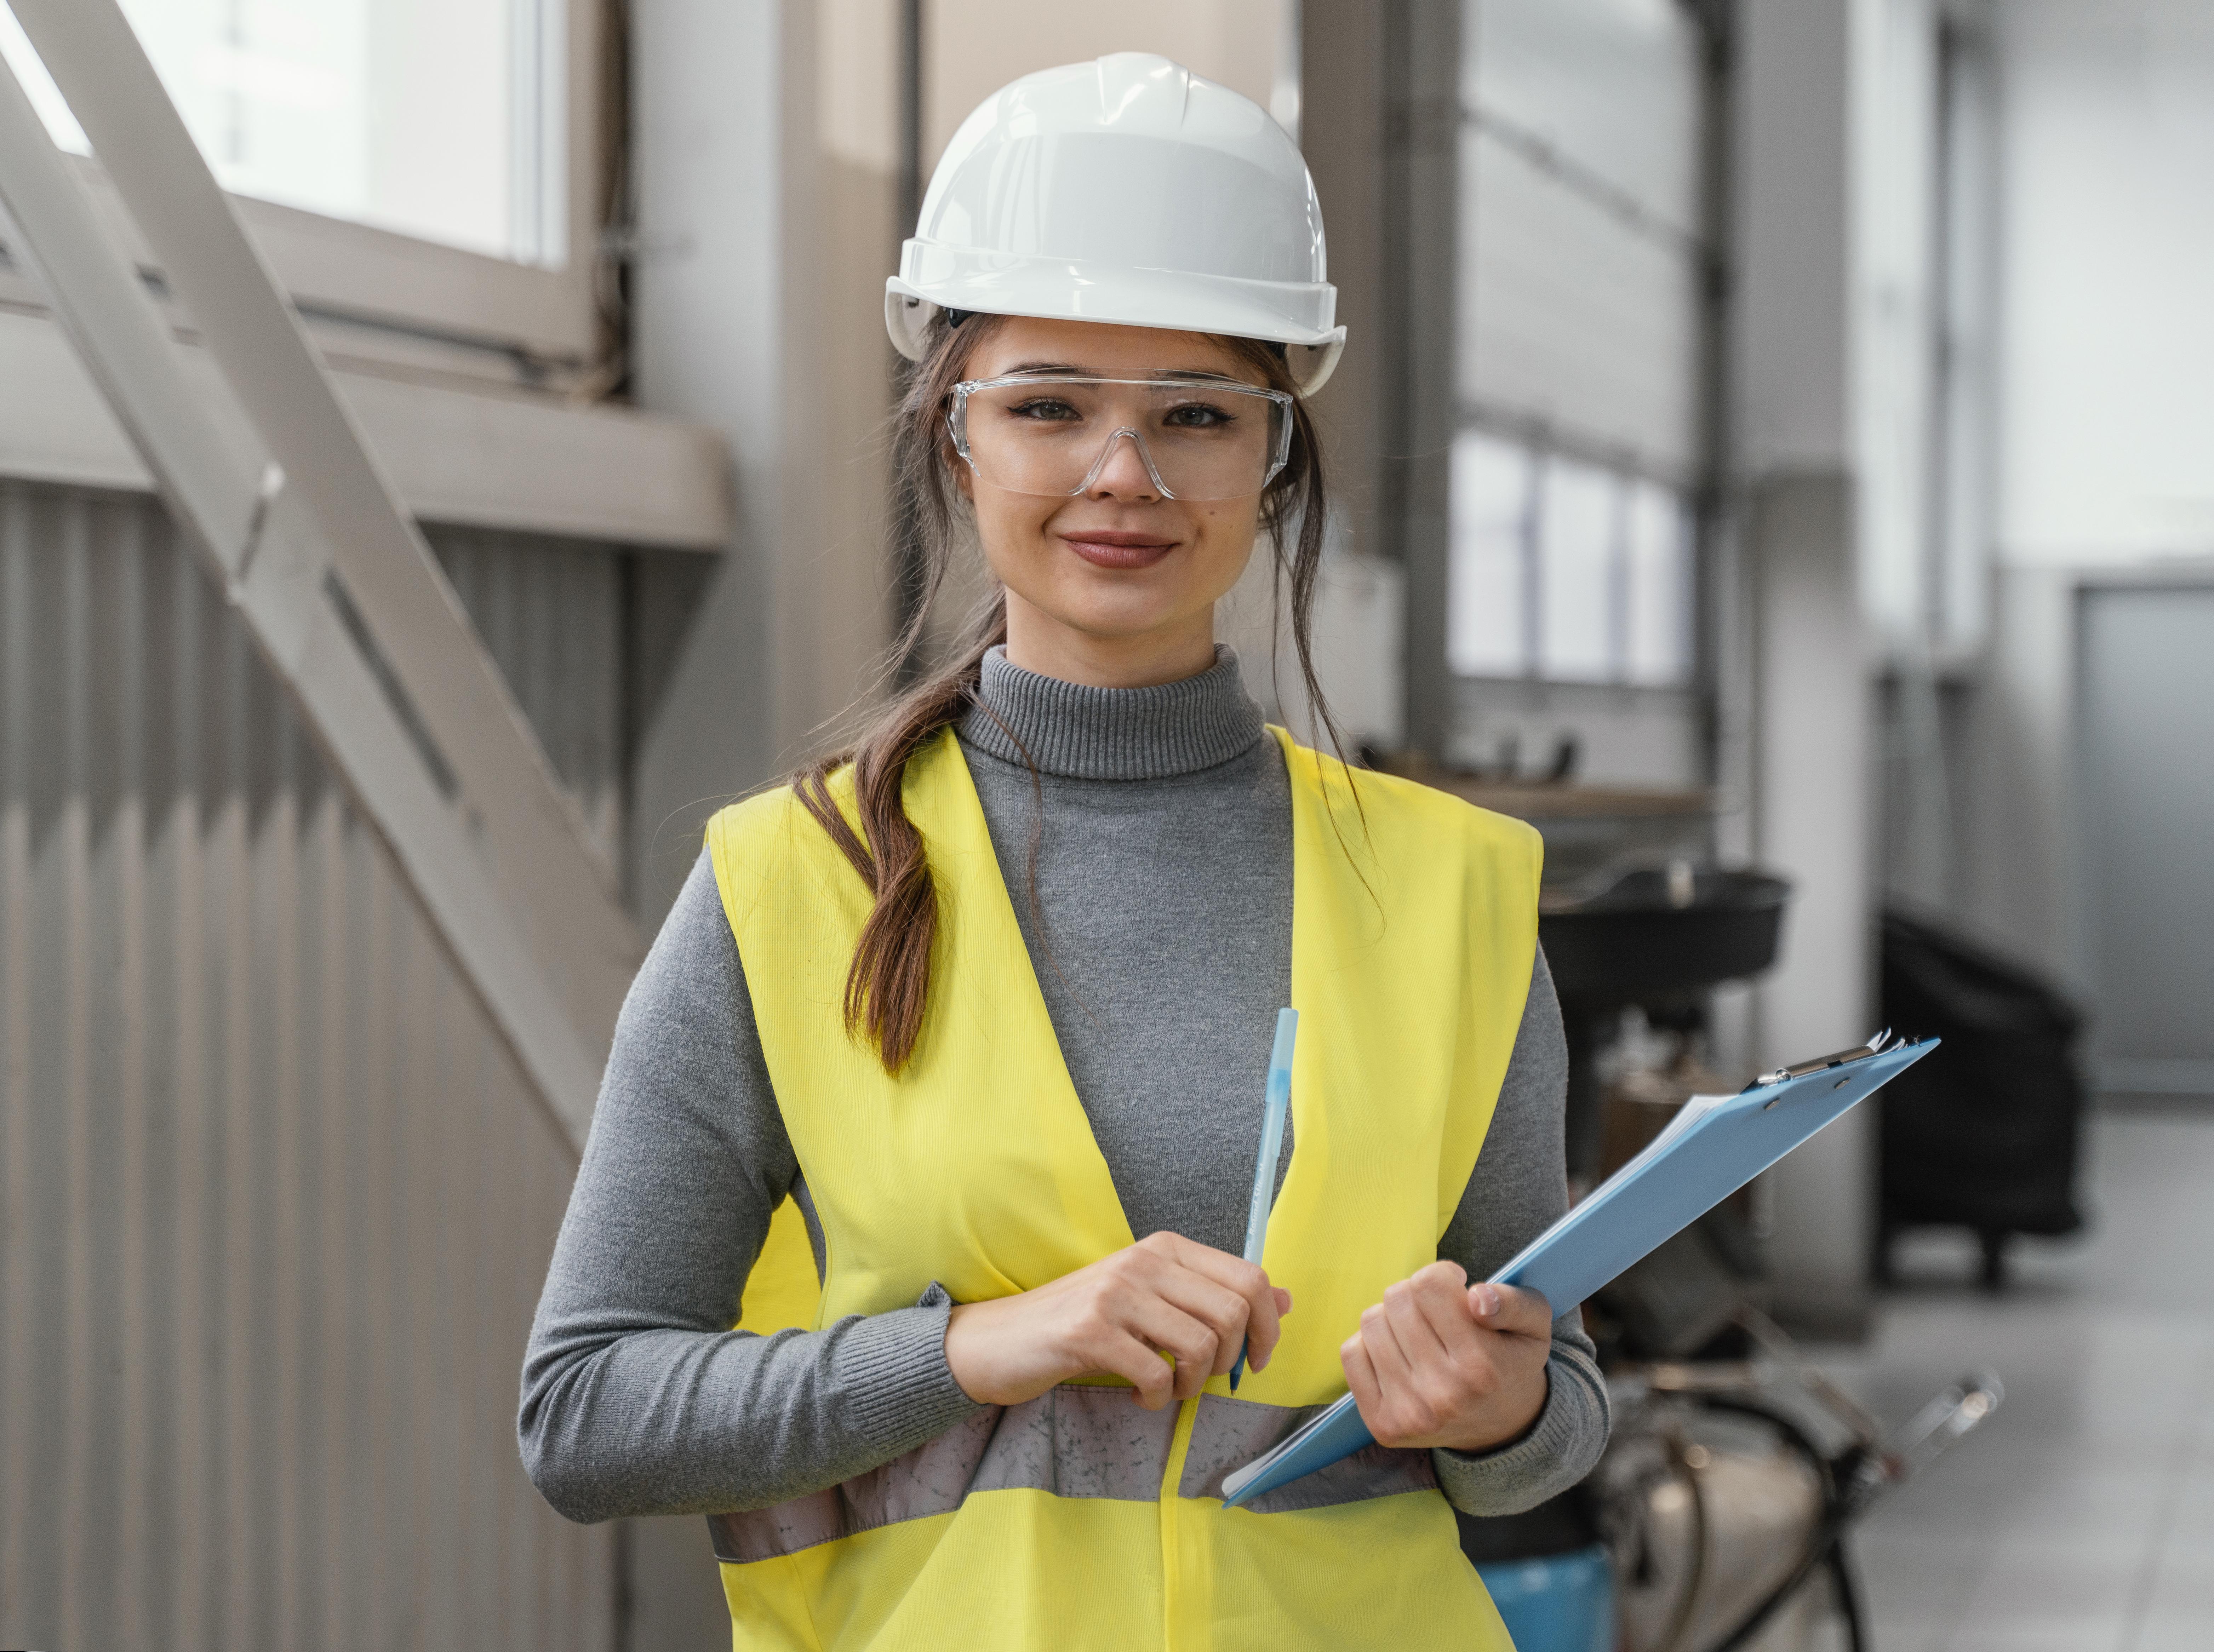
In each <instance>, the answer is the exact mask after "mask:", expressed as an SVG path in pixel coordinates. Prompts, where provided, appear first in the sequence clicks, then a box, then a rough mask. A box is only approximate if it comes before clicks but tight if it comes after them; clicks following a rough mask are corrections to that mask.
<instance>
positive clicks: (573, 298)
mask: <svg viewBox="0 0 2214 1652" xmlns="http://www.w3.org/2000/svg"><path fill="white" fill-rule="evenodd" d="M122 6H123V10H124V12H125V15H126V16H128V17H129V19H130V20H131V25H132V27H133V28H136V29H137V30H138V36H139V39H140V40H141V41H142V42H143V43H144V46H145V48H146V52H147V55H148V57H149V58H151V59H152V60H153V64H154V66H155V68H156V70H158V71H159V73H160V74H161V76H162V83H163V84H164V85H166V86H167V87H168V91H169V94H170V95H171V96H172V97H173V98H174V100H175V101H176V103H177V106H178V108H179V110H180V112H181V113H182V114H183V116H184V118H185V123H186V125H187V128H188V129H189V130H190V131H191V132H192V134H193V138H194V140H195V141H196V142H197V143H198V144H199V147H200V150H201V152H202V153H203V154H204V155H205V156H206V157H207V159H208V162H209V163H210V164H211V167H212V168H214V171H215V174H216V176H217V179H218V180H220V181H221V182H222V183H223V187H225V188H226V189H229V190H230V191H232V192H233V193H235V194H236V195H239V196H241V197H243V198H246V199H244V200H243V201H242V206H243V207H244V208H245V210H246V215H247V217H248V222H249V223H251V224H252V226H253V228H254V229H255V231H256V233H257V235H258V236H259V238H260V241H261V242H262V245H263V247H264V249H265V250H266V252H267V253H268V254H269V255H270V257H271V258H272V261H273V262H274V263H275V264H276V265H277V267H278V272H279V274H280V275H281V276H282V277H283V278H284V279H285V281H286V283H287V285H289V286H290V287H291V291H292V292H293V295H294V297H295V298H296V299H297V300H298V301H299V302H300V303H301V304H302V306H303V309H307V310H309V312H310V313H314V312H315V311H318V310H321V311H324V312H327V313H332V314H335V315H341V316H345V317H347V318H351V319H367V318H372V317H373V318H376V319H378V320H381V321H397V322H400V323H401V324H403V325H413V326H414V327H417V328H419V329H420V330H423V331H429V332H436V333H443V334H444V335H447V336H450V337H456V338H462V339H473V340H479V341H481V342H485V343H490V344H506V345H520V346H522V347H523V349H525V350H527V351H530V352H537V353H543V354H547V355H571V356H581V355H583V354H584V353H586V352H589V351H590V348H591V347H592V346H593V344H594V342H595V339H594V319H593V312H592V308H591V299H590V270H589V269H588V268H583V267H580V266H584V265H586V264H588V263H589V260H590V254H591V253H592V250H593V249H592V248H591V245H590V240H589V239H587V237H588V236H590V233H591V231H592V228H593V226H592V225H591V224H590V223H589V222H588V221H587V220H589V219H590V217H591V214H590V211H587V210H580V209H582V208H583V207H584V205H585V204H586V203H589V202H590V201H591V200H592V199H594V190H593V187H592V186H593V180H592V179H591V178H590V176H589V175H588V174H590V172H591V171H592V170H593V164H592V162H593V157H594V152H595V151H594V144H592V142H591V141H590V139H592V138H594V137H595V136H596V134H595V132H593V124H594V121H595V119H596V110H595V109H594V108H593V107H591V99H590V95H589V89H590V84H591V82H590V76H589V74H587V73H585V72H584V70H588V69H589V68H590V64H587V63H580V62H579V61H578V59H579V58H588V57H589V56H590V50H591V47H592V45H593V38H594V37H593V35H592V34H591V32H590V29H587V28H582V27H581V25H580V23H579V21H578V15H589V14H590V10H591V8H590V6H589V5H584V4H581V3H579V4H572V0H437V3H431V0H122ZM0 53H4V55H5V56H6V58H7V59H8V61H9V64H11V65H12V66H13V67H14V68H15V71H16V73H17V75H18V76H19V77H21V79H22V81H23V83H24V84H25V86H26V88H27V89H28V90H29V91H30V93H31V95H32V97H33V100H34V101H35V102H36V103H37V104H38V105H39V107H40V113H41V114H42V115H43V116H44V117H45V118H46V124H47V126H48V128H49V130H51V131H52V132H53V134H54V137H55V139H56V141H57V142H58V143H59V144H62V145H63V146H64V148H68V149H72V150H76V152H78V153H80V154H83V153H84V152H86V150H87V145H86V143H85V140H84V135H83V132H82V131H81V130H80V129H79V128H78V126H77V125H76V121H75V120H74V119H72V118H71V117H70V113H69V110H68V107H67V105H66V104H65V102H64V101H63V99H62V97H61V95H60V94H59V93H58V91H56V90H55V89H54V87H53V83H52V81H51V79H49V78H48V77H47V76H46V73H45V70H44V69H43V67H42V66H41V65H40V64H39V62H38V60H37V58H36V56H35V54H34V52H32V50H31V47H30V46H29V43H28V40H26V39H25V37H24V36H23V34H22V33H21V29H20V28H19V27H18V26H17V25H16V24H15V20H14V18H13V17H12V15H9V13H8V12H7V10H6V9H5V8H4V7H0ZM88 164H89V163H88ZM580 232H581V233H580ZM425 243H431V244H430V245H427V246H426V245H425Z"/></svg>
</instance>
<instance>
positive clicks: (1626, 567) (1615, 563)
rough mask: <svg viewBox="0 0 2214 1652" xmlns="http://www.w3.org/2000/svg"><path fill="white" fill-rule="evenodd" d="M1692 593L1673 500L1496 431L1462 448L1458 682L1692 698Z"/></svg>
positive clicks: (1687, 548)
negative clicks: (1667, 692) (1525, 681)
mask: <svg viewBox="0 0 2214 1652" xmlns="http://www.w3.org/2000/svg"><path fill="white" fill-rule="evenodd" d="M1691 585H1692V559H1691V529H1690V520H1689V515H1688V512H1687V511H1686V510H1685V504H1684V501H1683V499H1682V498H1681V496H1680V495H1679V494H1678V493H1676V492H1675V491H1674V490H1673V489H1671V488H1667V487H1664V486H1661V485H1660V484H1658V483H1656V482H1654V481H1651V480H1647V479H1645V478H1642V477H1638V476H1633V475H1630V474H1626V473H1625V472H1623V471H1619V470H1616V469H1612V468H1607V467H1605V466H1602V465H1597V464H1593V463H1589V462H1584V461H1581V460H1577V459H1574V458H1570V457H1567V456H1563V455H1560V454H1553V453H1544V452H1539V451H1537V450H1533V449H1532V448H1530V447H1528V446H1526V445H1525V444H1521V443H1518V442H1513V441H1508V440H1504V439H1502V438H1501V437H1495V436H1493V435H1490V434H1489V433H1487V432H1485V431H1479V430H1471V431H1464V432H1463V433H1462V434H1461V436H1460V437H1459V438H1458V439H1457V440H1456V441H1455V443H1454V444H1453V560H1452V568H1451V578H1450V588H1449V591H1448V597H1447V601H1448V604H1449V613H1448V618H1447V624H1446V653H1447V657H1448V658H1449V659H1450V660H1451V662H1452V664H1453V671H1454V673H1455V675H1457V676H1465V677H1531V678H1536V679H1538V680H1541V681H1544V682H1584V683H1613V684H1624V685H1629V686H1632V687H1637V688H1679V687H1682V686H1684V684H1685V682H1688V680H1689V678H1690V675H1691Z"/></svg>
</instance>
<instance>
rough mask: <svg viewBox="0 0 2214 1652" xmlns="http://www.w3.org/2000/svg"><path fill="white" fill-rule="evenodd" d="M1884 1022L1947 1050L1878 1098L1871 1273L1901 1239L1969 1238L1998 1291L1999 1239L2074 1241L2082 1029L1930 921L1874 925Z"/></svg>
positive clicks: (2022, 980)
mask: <svg viewBox="0 0 2214 1652" xmlns="http://www.w3.org/2000/svg"><path fill="white" fill-rule="evenodd" d="M1882 973H1883V985H1882V997H1883V1019H1884V1020H1885V1022H1887V1024H1888V1025H1891V1026H1892V1027H1893V1028H1895V1029H1896V1030H1898V1031H1900V1032H1902V1033H1905V1034H1907V1035H1910V1036H1911V1037H1928V1036H1929V1035H1930V1034H1932V1033H1934V1034H1936V1036H1938V1037H1941V1038H1942V1039H1943V1040H1944V1041H1945V1043H1944V1046H1943V1048H1942V1049H1939V1050H1937V1051H1936V1053H1935V1054H1933V1055H1930V1057H1929V1058H1928V1059H1927V1060H1926V1061H1923V1062H1918V1063H1917V1064H1916V1065H1915V1066H1913V1067H1911V1068H1908V1069H1907V1070H1906V1071H1905V1072H1904V1073H1902V1074H1899V1077H1897V1078H1896V1079H1894V1080H1892V1081H1891V1083H1889V1084H1888V1085H1887V1086H1884V1088H1883V1090H1882V1091H1881V1102H1882V1133H1883V1147H1882V1211H1881V1223H1880V1227H1879V1232H1878V1239H1877V1247H1878V1248H1877V1254H1876V1258H1875V1259H1876V1266H1877V1272H1878V1274H1879V1276H1887V1275H1888V1273H1889V1263H1890V1256H1891V1248H1892V1241H1893V1238H1894V1237H1895V1236H1896V1235H1897V1234H1898V1233H1899V1231H1900V1230H1901V1229H1904V1228H1908V1227H1966V1228H1968V1229H1971V1230H1972V1232H1973V1233H1975V1234H1976V1236H1977V1238H1978V1239H1979V1240H1981V1242H1982V1245H1983V1252H1984V1282H1985V1285H1987V1286H1990V1287H1991V1288H1997V1287H1998V1286H1999V1285H2000V1284H2001V1283H2002V1282H2003V1279H2004V1270H2005V1253H2006V1243H2007V1240H2008V1239H2009V1237H2010V1236H2011V1235H2013V1234H2015V1233H2044V1234H2057V1233H2073V1232H2074V1231H2075V1230H2076V1228H2077V1227H2081V1226H2082V1225H2083V1217H2082V1215H2081V1214H2080V1213H2079V1212H2078V1211H2077V1209H2076V1145H2077V1138H2078V1136H2079V1135H2080V1134H2081V1130H2082V1125H2083V1079H2082V1077H2081V1074H2080V1073H2079V1071H2078V1068H2077V1065H2076V1034H2077V1032H2078V1031H2079V1030H2080V1028H2081V1026H2082V1020H2083V1018H2082V1017H2081V1016H2080V1015H2079V1014H2078V1013H2077V1012H2076V1007H2075V1006H2074V1005H2072V1004H2070V1002H2069V1001H2068V1000H2066V999H2065V998H2064V997H2062V996H2061V995H2060V994H2059V993H2058V991H2056V990H2055V989H2054V988H2052V986H2050V985H2049V984H2048V983H2046V982H2045V981H2043V980H2042V979H2040V977H2039V976H2036V975H2035V974H2034V973H2033V972H2032V971H2030V970H2027V969H2025V968H2023V967H2022V966H2021V965H2020V964H2015V963H2013V962H2011V961H2009V959H2006V958H2002V957H2000V956H1998V955H1997V954H1996V953H1993V952H1991V951H1986V950H1985V949H1984V948H1982V947H1980V946H1979V945H1976V944H1975V943H1973V942H1972V941H1970V940H1967V939H1965V938H1963V937H1962V936H1960V935H1959V934H1957V933H1953V932H1952V931H1949V930H1948V929H1945V928H1943V927H1940V926H1938V925H1936V924H1934V923H1931V922H1930V921H1927V920H1925V919H1922V918H1917V917H1916V916H1913V915H1910V914H1908V913H1905V912H1901V911H1898V910H1895V909H1894V910H1892V911H1889V912H1887V913H1886V914H1885V915H1884V918H1883V935H1882Z"/></svg>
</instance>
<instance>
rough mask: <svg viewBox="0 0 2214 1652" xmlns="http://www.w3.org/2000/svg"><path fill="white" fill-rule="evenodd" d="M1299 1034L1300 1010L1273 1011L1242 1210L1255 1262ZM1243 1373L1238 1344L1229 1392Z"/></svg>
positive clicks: (1265, 1234) (1263, 1242) (1270, 1200)
mask: <svg viewBox="0 0 2214 1652" xmlns="http://www.w3.org/2000/svg"><path fill="white" fill-rule="evenodd" d="M1299 1034H1300V1013H1299V1012H1298V1011H1297V1010H1291V1009H1284V1010H1278V1011H1277V1012H1276V1043H1275V1048H1274V1049H1271V1050H1269V1098H1268V1102H1267V1104H1266V1105H1265V1106H1264V1107H1263V1110H1262V1113H1261V1157H1260V1158H1259V1159H1258V1160H1257V1161H1256V1163H1255V1164H1254V1166H1253V1202H1252V1204H1251V1206H1250V1207H1248V1208H1247V1210H1246V1213H1245V1260H1246V1261H1248V1262H1251V1263H1255V1264H1258V1263H1259V1262H1260V1260H1261V1252H1262V1251H1263V1249H1265V1248H1266V1246H1267V1245H1268V1243H1269V1206H1271V1205H1273V1204H1275V1202H1276V1160H1277V1159H1279V1158H1281V1156H1282V1154H1283V1151H1284V1119H1285V1117H1287V1115H1288V1114H1289V1113H1290V1111H1291V1110H1292V1045H1293V1044H1294V1043H1295V1042H1296V1041H1297V1040H1298V1038H1299ZM1244 1375H1245V1348H1244V1346H1243V1345H1242V1344H1241V1345H1240V1346H1239V1348H1238V1358H1237V1361H1236V1362H1235V1363H1234V1364H1232V1366H1231V1367H1230V1392H1232V1393H1233V1394H1234V1393H1236V1392H1238V1379H1239V1378H1240V1377H1243V1376H1244Z"/></svg>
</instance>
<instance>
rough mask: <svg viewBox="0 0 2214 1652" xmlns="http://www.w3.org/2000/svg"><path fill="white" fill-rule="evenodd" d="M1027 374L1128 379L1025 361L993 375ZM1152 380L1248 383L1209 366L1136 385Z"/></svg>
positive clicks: (1168, 372) (1172, 370)
mask: <svg viewBox="0 0 2214 1652" xmlns="http://www.w3.org/2000/svg"><path fill="white" fill-rule="evenodd" d="M1026 373H1027V374H1037V375H1041V376H1043V375H1045V374H1049V373H1058V374H1063V375H1069V376H1076V377H1080V378H1106V379H1112V378H1121V377H1123V376H1124V375H1122V374H1119V373H1105V372H1102V371H1101V370H1099V369H1098V368H1097V367H1085V366H1079V365H1078V364H1075V363H1073V362H1065V361H1026V362H1023V363H1020V364H1018V365H1016V366H1013V367H1009V368H1006V369H1003V370H1001V371H1000V372H998V373H996V374H994V375H993V376H994V377H995V378H1014V377H1017V376H1020V375H1023V374H1026ZM1151 380H1159V381H1161V382H1184V381H1190V382H1195V383H1202V384H1244V383H1245V380H1243V379H1240V378H1237V377H1234V376H1232V375H1231V374H1229V373H1226V372H1218V371H1216V370H1213V369H1211V368H1206V367H1165V368H1163V369H1161V370H1159V372H1157V373H1151V374H1147V375H1146V376H1144V377H1142V378H1139V379H1137V381H1136V382H1139V383H1145V382H1149V381H1151ZM1246 388H1247V389H1259V388H1260V387H1259V386H1257V385H1248V386H1247V387H1246Z"/></svg>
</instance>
